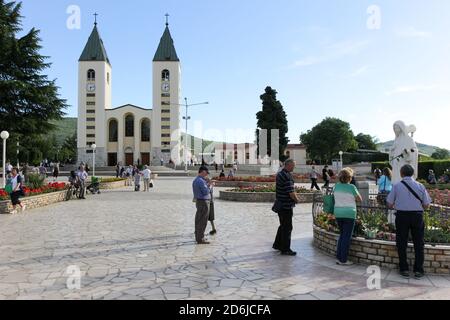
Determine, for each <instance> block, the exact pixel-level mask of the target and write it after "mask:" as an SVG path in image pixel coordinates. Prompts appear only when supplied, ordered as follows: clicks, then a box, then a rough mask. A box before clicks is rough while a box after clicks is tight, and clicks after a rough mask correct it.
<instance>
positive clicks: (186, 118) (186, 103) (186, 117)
mask: <svg viewBox="0 0 450 320" xmlns="http://www.w3.org/2000/svg"><path fill="white" fill-rule="evenodd" d="M203 104H209V102H202V103H193V104H188V101H187V98H184V104H172V105H174V106H183V107H185V108H186V116H184V117H183V120H186V133H185V139H184V140H185V141H184V171H186V172H188V156H187V150H188V138H187V137H188V121H189V120H191V117H189V115H188V109H189V107H193V106H199V105H203ZM202 147H203V146H202Z"/></svg>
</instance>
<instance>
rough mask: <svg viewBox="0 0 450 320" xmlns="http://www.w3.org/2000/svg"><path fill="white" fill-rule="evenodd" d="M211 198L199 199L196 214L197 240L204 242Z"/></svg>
mask: <svg viewBox="0 0 450 320" xmlns="http://www.w3.org/2000/svg"><path fill="white" fill-rule="evenodd" d="M209 206H210V201H209V200H197V201H196V207H197V213H196V214H195V240H196V241H197V243H198V242H202V241H203V239H204V237H205V230H206V226H207V225H208V218H209Z"/></svg>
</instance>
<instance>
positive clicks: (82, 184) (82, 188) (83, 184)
mask: <svg viewBox="0 0 450 320" xmlns="http://www.w3.org/2000/svg"><path fill="white" fill-rule="evenodd" d="M85 193H86V182H85V181H84V180H80V195H79V197H80V199H82V198H84V196H85Z"/></svg>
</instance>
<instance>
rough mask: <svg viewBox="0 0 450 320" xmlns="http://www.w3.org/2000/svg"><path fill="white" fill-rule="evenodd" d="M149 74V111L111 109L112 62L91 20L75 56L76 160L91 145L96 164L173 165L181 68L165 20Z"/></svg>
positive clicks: (85, 157)
mask: <svg viewBox="0 0 450 320" xmlns="http://www.w3.org/2000/svg"><path fill="white" fill-rule="evenodd" d="M144 72H145V70H144ZM152 72H153V86H152V90H153V103H152V106H153V109H146V108H142V107H140V106H136V105H133V104H126V105H124V106H118V107H115V108H113V107H112V99H111V92H112V65H111V61H110V60H109V58H108V55H107V53H106V49H105V45H104V43H103V41H102V39H101V37H100V34H99V31H98V28H97V22H95V24H94V29H93V30H92V33H91V35H90V37H89V40H88V42H87V44H86V46H85V48H84V50H83V53H82V54H81V57H80V59H79V68H78V131H77V132H78V133H77V135H78V141H77V144H78V163H80V162H82V161H83V162H86V163H92V161H93V153H94V148H93V147H92V146H95V162H96V165H97V166H115V165H116V164H117V163H122V164H123V165H133V164H143V165H159V164H161V161H164V163H168V162H169V161H170V160H172V161H174V162H175V163H179V161H180V152H181V150H180V149H181V145H180V106H179V101H180V80H181V79H180V77H181V66H180V60H179V58H178V56H177V53H176V50H175V47H174V43H173V39H172V36H171V34H170V31H169V24H168V22H167V21H166V28H165V30H164V33H163V35H162V37H161V40H160V42H159V46H158V48H157V50H156V53H155V56H154V58H153V70H152ZM149 86H150V84H149Z"/></svg>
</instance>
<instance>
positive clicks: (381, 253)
mask: <svg viewBox="0 0 450 320" xmlns="http://www.w3.org/2000/svg"><path fill="white" fill-rule="evenodd" d="M313 229H314V230H313V231H314V246H315V247H317V248H318V249H319V250H321V251H323V252H325V253H327V254H329V255H332V256H336V242H337V239H338V238H339V235H337V234H335V233H331V232H327V231H325V230H323V229H321V228H319V227H317V226H313ZM408 259H409V265H410V267H411V268H412V266H413V265H414V249H413V245H412V244H409V247H408ZM349 260H351V261H353V262H355V263H361V264H365V265H378V266H380V267H385V268H389V269H397V268H398V254H397V247H396V245H395V242H391V241H382V240H366V239H362V238H353V239H352V244H351V247H350V252H349ZM424 267H425V272H426V273H435V274H444V275H449V274H450V246H444V245H439V246H431V245H425V263H424Z"/></svg>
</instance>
